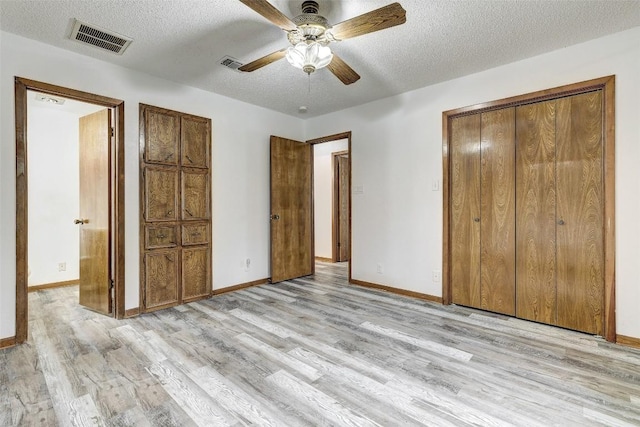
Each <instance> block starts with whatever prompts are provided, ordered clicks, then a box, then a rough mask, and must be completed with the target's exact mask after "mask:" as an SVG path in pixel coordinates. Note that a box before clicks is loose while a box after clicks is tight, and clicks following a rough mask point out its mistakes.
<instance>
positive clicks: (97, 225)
mask: <svg viewBox="0 0 640 427" xmlns="http://www.w3.org/2000/svg"><path fill="white" fill-rule="evenodd" d="M79 133H80V143H79V145H80V147H79V150H80V219H81V220H82V221H83V223H80V224H78V225H79V226H80V304H81V305H83V306H85V307H88V308H90V309H92V310H95V311H97V312H100V313H103V314H109V313H111V307H112V301H111V275H110V268H109V266H110V258H109V251H110V222H109V218H110V214H109V210H110V185H109V183H110V179H109V178H110V174H109V157H110V145H111V114H110V112H109V110H107V109H105V110H101V111H98V112H96V113H93V114H90V115H88V116H84V117H81V118H80V120H79Z"/></svg>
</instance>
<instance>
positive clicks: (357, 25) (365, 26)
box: [329, 3, 407, 40]
mask: <svg viewBox="0 0 640 427" xmlns="http://www.w3.org/2000/svg"><path fill="white" fill-rule="evenodd" d="M405 22H407V12H406V11H405V10H404V9H403V8H402V6H400V3H391V4H389V5H387V6H384V7H381V8H380V9H376V10H372V11H371V12H368V13H365V14H363V15H360V16H356V17H355V18H351V19H347V20H346V21H342V22H341V23H339V24H336V25H334V26H333V28H331V29H330V30H329V31H330V32H331V34H333V36H334V37H335V38H336V39H337V40H345V39H350V38H353V37H358V36H361V35H363V34H368V33H373V32H375V31H380V30H384V29H385V28H389V27H395V26H396V25H400V24H404V23H405Z"/></svg>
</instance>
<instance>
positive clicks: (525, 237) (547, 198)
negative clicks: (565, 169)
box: [516, 100, 557, 324]
mask: <svg viewBox="0 0 640 427" xmlns="http://www.w3.org/2000/svg"><path fill="white" fill-rule="evenodd" d="M555 123H556V101H555V100H553V101H546V102H539V103H535V104H529V105H523V106H519V107H517V108H516V144H517V147H516V194H517V199H516V230H517V241H516V283H517V285H516V286H517V290H516V307H517V310H516V313H517V316H518V317H520V318H523V319H528V320H535V321H537V322H543V323H551V324H554V323H555V322H556V317H557V311H556V273H557V271H556V197H557V196H556V144H555V140H556V127H555V126H556V125H555Z"/></svg>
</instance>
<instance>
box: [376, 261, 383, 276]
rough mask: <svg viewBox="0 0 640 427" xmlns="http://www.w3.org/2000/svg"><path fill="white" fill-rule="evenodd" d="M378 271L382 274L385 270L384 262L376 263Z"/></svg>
mask: <svg viewBox="0 0 640 427" xmlns="http://www.w3.org/2000/svg"><path fill="white" fill-rule="evenodd" d="M376 271H377V272H378V274H382V273H383V272H384V269H383V268H382V264H380V263H378V264H376Z"/></svg>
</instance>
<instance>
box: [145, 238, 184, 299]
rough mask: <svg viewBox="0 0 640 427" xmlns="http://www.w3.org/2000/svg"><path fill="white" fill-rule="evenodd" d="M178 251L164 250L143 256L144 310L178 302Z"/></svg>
mask: <svg viewBox="0 0 640 427" xmlns="http://www.w3.org/2000/svg"><path fill="white" fill-rule="evenodd" d="M179 258H180V251H179V250H178V249H166V250H157V251H152V252H147V253H146V254H145V255H144V277H145V280H144V302H145V308H160V307H165V306H171V305H175V304H176V303H177V302H178V295H179V292H178V283H179V279H178V278H179V273H178V272H179V266H180V259H179Z"/></svg>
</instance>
